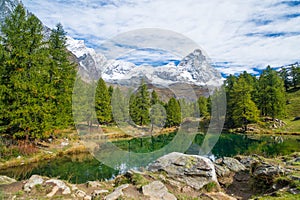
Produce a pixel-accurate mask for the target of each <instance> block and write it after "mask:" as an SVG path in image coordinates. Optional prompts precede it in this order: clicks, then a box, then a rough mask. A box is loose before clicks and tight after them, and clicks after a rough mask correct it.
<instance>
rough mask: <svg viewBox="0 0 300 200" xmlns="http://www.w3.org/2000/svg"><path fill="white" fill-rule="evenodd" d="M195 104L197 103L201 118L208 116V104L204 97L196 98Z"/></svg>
mask: <svg viewBox="0 0 300 200" xmlns="http://www.w3.org/2000/svg"><path fill="white" fill-rule="evenodd" d="M197 103H198V106H199V110H200V116H201V117H206V116H208V115H209V113H208V106H207V104H208V100H207V98H206V97H204V96H201V97H199V98H198V101H197Z"/></svg>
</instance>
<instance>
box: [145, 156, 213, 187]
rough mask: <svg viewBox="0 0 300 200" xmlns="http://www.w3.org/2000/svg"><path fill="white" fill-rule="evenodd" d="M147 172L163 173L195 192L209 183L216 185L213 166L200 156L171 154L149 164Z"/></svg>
mask: <svg viewBox="0 0 300 200" xmlns="http://www.w3.org/2000/svg"><path fill="white" fill-rule="evenodd" d="M148 170H149V171H152V172H157V171H164V172H166V173H167V176H168V177H169V178H171V179H173V180H176V181H180V182H182V183H184V184H186V185H188V186H190V187H192V188H194V189H196V190H199V189H201V188H202V187H203V186H204V185H206V184H208V183H211V182H215V183H217V184H218V180H217V176H216V172H215V167H214V164H213V163H212V162H211V161H210V160H209V159H208V158H205V157H202V156H197V155H186V154H182V153H177V152H173V153H170V154H168V155H165V156H163V157H161V158H159V159H157V160H156V161H155V162H153V163H152V164H150V165H149V166H148Z"/></svg>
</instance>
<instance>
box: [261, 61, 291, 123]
mask: <svg viewBox="0 0 300 200" xmlns="http://www.w3.org/2000/svg"><path fill="white" fill-rule="evenodd" d="M258 107H259V109H260V111H261V114H262V115H263V116H271V117H272V118H276V117H283V116H285V112H286V110H285V107H286V97H285V89H284V83H283V80H282V79H281V78H280V76H279V75H278V74H277V72H276V71H274V70H272V69H271V67H270V66H268V67H267V69H266V70H264V71H263V73H262V74H261V76H260V78H259V104H258Z"/></svg>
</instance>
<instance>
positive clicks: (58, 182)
mask: <svg viewBox="0 0 300 200" xmlns="http://www.w3.org/2000/svg"><path fill="white" fill-rule="evenodd" d="M46 184H51V185H54V186H56V187H57V188H58V190H61V191H62V194H64V195H67V194H71V189H70V187H68V186H67V185H66V184H65V183H64V182H63V181H61V180H57V179H50V180H48V181H46ZM54 188H55V187H54ZM54 188H53V189H54ZM58 190H57V191H58ZM57 191H56V192H57ZM52 192H54V191H53V190H52ZM56 192H54V194H55V193H56Z"/></svg>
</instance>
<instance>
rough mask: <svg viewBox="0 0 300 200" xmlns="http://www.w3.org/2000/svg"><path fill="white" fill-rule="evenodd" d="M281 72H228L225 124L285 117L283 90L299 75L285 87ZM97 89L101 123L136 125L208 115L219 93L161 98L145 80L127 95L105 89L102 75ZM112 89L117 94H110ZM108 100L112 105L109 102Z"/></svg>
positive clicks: (170, 123)
mask: <svg viewBox="0 0 300 200" xmlns="http://www.w3.org/2000/svg"><path fill="white" fill-rule="evenodd" d="M297 70H298V72H299V68H295V69H294V71H297ZM282 73H283V71H279V72H277V71H275V70H273V69H272V68H271V67H270V66H268V67H267V68H266V69H265V70H263V71H262V73H261V74H260V76H258V77H257V76H254V75H251V74H249V73H247V72H243V73H242V74H240V75H238V76H235V75H229V76H228V77H227V78H226V80H225V81H224V88H225V92H226V100H227V108H226V120H225V126H226V127H227V128H236V127H243V128H244V130H246V129H247V125H248V124H251V123H257V122H259V121H261V119H262V118H264V117H271V118H273V119H275V118H284V117H286V104H287V98H286V90H287V89H292V88H297V87H298V86H299V83H295V80H298V79H299V75H300V73H298V75H297V76H293V77H289V83H295V84H292V85H289V87H288V88H287V86H286V85H285V79H284V77H283V76H282ZM295 74H296V73H295ZM97 91H99V92H98V95H97V93H96V112H97V118H98V121H99V122H100V123H101V124H108V123H113V121H114V120H113V118H115V119H116V121H127V122H131V123H133V124H136V125H139V126H144V125H149V124H154V125H156V126H164V127H173V126H179V125H180V124H181V123H182V121H183V119H185V118H188V117H197V116H198V117H204V118H209V117H210V113H211V112H212V109H217V108H212V106H211V105H212V102H211V101H212V100H211V99H213V98H214V96H218V91H215V92H214V94H212V95H211V96H210V97H204V96H200V97H199V98H198V100H197V101H196V102H190V101H186V100H185V99H176V98H175V97H172V98H170V99H169V100H168V101H167V102H163V101H162V100H160V99H159V97H158V95H157V93H156V91H155V90H153V91H152V92H151V93H150V91H149V89H148V88H147V84H145V83H144V82H142V83H141V85H140V86H139V88H138V89H137V90H136V91H135V92H133V93H131V94H130V95H129V96H126V95H122V93H121V91H120V89H119V88H116V89H115V91H114V89H113V88H112V86H110V87H109V89H108V88H107V86H106V85H105V82H104V81H103V80H102V79H100V81H99V83H98V87H97ZM100 91H102V92H100ZM103 91H104V92H103ZM109 91H111V92H109ZM113 93H116V95H115V96H114V95H112V94H113ZM113 96H114V97H113ZM216 99H217V98H216ZM110 101H111V105H110V104H109V103H108V102H110ZM104 108H105V109H104ZM197 112H198V115H197ZM112 113H114V114H112ZM199 113H200V114H199ZM103 119H106V120H103Z"/></svg>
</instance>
